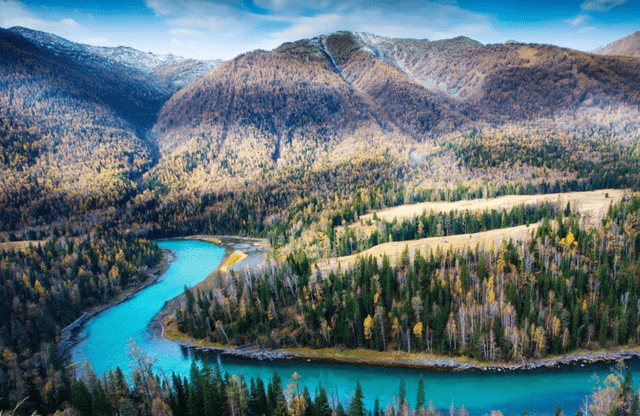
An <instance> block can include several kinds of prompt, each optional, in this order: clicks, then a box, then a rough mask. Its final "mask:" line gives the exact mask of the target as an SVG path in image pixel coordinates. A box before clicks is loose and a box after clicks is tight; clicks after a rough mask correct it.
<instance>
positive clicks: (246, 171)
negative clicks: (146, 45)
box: [0, 28, 640, 233]
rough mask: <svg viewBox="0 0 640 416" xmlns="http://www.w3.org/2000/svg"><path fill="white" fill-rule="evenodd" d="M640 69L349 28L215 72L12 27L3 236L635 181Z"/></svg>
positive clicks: (0, 54)
mask: <svg viewBox="0 0 640 416" xmlns="http://www.w3.org/2000/svg"><path fill="white" fill-rule="evenodd" d="M639 62H640V61H639V60H638V59H637V58H633V57H620V56H602V55H596V54H588V53H583V52H579V51H575V50H570V49H563V48H559V47H556V46H551V45H537V44H520V43H515V42H510V43H508V44H499V45H482V44H481V43H479V42H476V41H474V40H471V39H468V38H465V37H458V38H454V39H449V40H440V41H429V40H426V39H395V38H387V37H381V36H377V35H373V34H367V33H352V32H337V33H333V34H328V35H323V36H318V37H315V38H312V39H302V40H299V41H296V42H290V43H285V44H283V45H281V46H280V47H278V48H276V49H274V50H273V51H262V50H258V51H254V52H250V53H246V54H242V55H240V56H238V57H236V58H235V59H233V60H231V61H228V62H225V63H223V64H220V65H219V66H216V65H217V62H198V61H192V60H184V59H182V58H177V57H173V56H155V55H152V54H148V53H144V52H140V51H135V50H133V49H130V48H98V47H92V46H86V45H78V44H74V43H72V42H69V41H66V40H64V39H61V38H58V37H55V36H53V35H48V34H44V33H40V32H33V31H28V30H26V29H20V28H14V29H11V30H2V31H0V112H2V113H1V115H2V117H1V120H2V124H1V125H0V138H1V140H2V142H1V144H2V146H3V149H2V159H1V160H0V169H2V174H3V179H2V180H3V181H4V182H3V188H2V191H1V193H0V203H3V204H5V205H6V206H7V210H6V212H5V213H4V216H3V219H2V221H3V223H2V228H4V229H13V228H15V227H18V226H24V225H25V224H28V225H37V224H45V223H47V222H48V221H51V220H52V219H56V218H60V217H64V218H67V217H68V216H70V215H71V216H75V215H85V217H84V219H89V220H91V221H93V220H94V218H103V217H104V216H107V217H108V218H111V219H113V220H117V221H123V222H127V224H125V225H126V226H128V225H130V223H131V221H133V222H136V223H137V225H138V226H140V227H142V229H148V226H149V224H155V225H158V224H160V223H162V224H163V225H162V227H161V228H162V229H161V230H160V232H161V233H167V232H168V231H167V230H172V228H171V226H176V227H181V226H182V225H184V226H185V227H190V225H188V224H189V221H191V219H193V218H199V220H201V221H202V222H201V223H199V224H201V225H202V224H205V225H207V226H208V227H213V226H214V225H216V226H218V225H219V226H221V227H227V228H228V229H229V231H230V232H237V230H238V227H245V225H246V224H249V225H247V226H246V228H243V229H247V230H249V229H251V230H253V231H252V232H255V231H256V230H258V231H259V230H262V229H263V228H264V227H266V226H267V225H268V224H274V223H277V222H278V221H280V220H282V218H283V217H285V216H287V217H288V218H289V220H287V221H293V220H292V218H300V212H297V211H296V210H297V209H298V208H299V207H301V206H304V207H309V206H310V205H318V204H319V206H321V207H322V210H324V211H325V214H323V215H329V216H331V217H332V218H333V219H332V221H334V222H337V223H340V222H341V221H342V220H343V219H345V218H352V215H353V210H347V211H345V209H347V208H348V207H347V206H348V205H349V204H353V205H357V206H369V207H372V206H378V205H385V204H397V203H400V202H401V201H406V200H412V199H414V198H418V197H419V195H423V196H422V197H424V195H427V194H428V193H427V191H428V190H429V189H431V190H434V189H445V188H446V189H451V188H454V187H458V188H460V189H473V190H476V191H477V190H478V189H483V193H486V192H488V191H487V189H502V191H500V192H505V191H504V189H507V188H508V189H511V188H509V187H512V186H513V184H514V183H519V184H522V186H525V185H526V184H528V185H530V186H541V187H542V188H541V189H543V188H544V187H546V186H548V184H549V183H559V184H571V185H558V186H561V187H563V188H562V189H569V188H564V187H565V186H569V187H570V189H574V188H575V189H582V188H588V187H592V186H604V185H609V186H613V185H615V186H623V185H624V186H627V185H628V184H629V183H633V180H634V179H633V178H635V174H628V172H634V169H635V167H636V166H635V164H634V163H636V162H634V160H636V159H637V158H636V159H633V157H634V156H633V155H637V154H638V151H640V148H639V147H638V143H639V140H640V137H638V136H639V135H640V133H639V132H640V121H639V120H640V114H639V110H638V108H639V107H638V106H639V105H640V65H638V63H639ZM214 66H216V67H215V68H213V67H214ZM211 68H213V69H212V70H210V69H211ZM183 85H184V86H183ZM181 86H183V87H182V88H181ZM551 154H553V155H559V156H558V157H557V158H553V160H551V159H550V158H549V157H547V155H551ZM629 158H631V159H629ZM605 171H610V172H613V173H611V174H603V172H605ZM514 189H515V188H514ZM520 189H522V188H520ZM544 189H546V188H544ZM429 192H431V191H429ZM474 192H475V191H474ZM496 192H497V191H496ZM365 196H366V197H365ZM364 200H367V201H369V205H367V204H365V203H363V202H362V201H364ZM359 201H360V202H359ZM371 201H374V202H371ZM376 204H378V205H376ZM283 207H287V208H286V209H287V210H290V212H289V213H288V214H285V213H283V211H282V210H283ZM326 212H329V213H328V214H327V213H326ZM349 212H351V214H350V213H349ZM87 213H90V215H88V216H86V215H87ZM318 215H319V214H317V213H316V214H313V213H312V211H305V214H304V216H308V217H309V218H306V219H304V220H302V219H300V221H317V220H318ZM231 218H232V219H233V220H232V221H231V220H230V219H231ZM169 222H171V223H172V225H171V226H169V225H166V224H167V223H169ZM238 224H241V225H238ZM177 229H178V228H176V230H177ZM225 229H226V228H225ZM183 231H185V229H182V231H179V232H183ZM176 232H178V231H176Z"/></svg>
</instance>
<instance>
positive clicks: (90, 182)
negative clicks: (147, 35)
mask: <svg viewBox="0 0 640 416" xmlns="http://www.w3.org/2000/svg"><path fill="white" fill-rule="evenodd" d="M120 52H121V53H120V54H117V53H113V50H110V49H108V48H92V47H87V46H84V45H78V44H74V43H72V42H69V41H66V40H64V39H61V38H57V37H55V36H53V35H48V34H44V33H41V32H34V31H30V30H27V29H23V28H14V29H11V30H5V29H0V80H1V81H0V150H1V152H0V172H1V174H0V177H1V179H0V181H1V183H2V186H1V187H0V189H1V190H0V204H2V206H3V208H4V209H3V212H2V218H0V229H2V230H13V229H15V228H18V227H21V226H25V225H29V226H33V225H44V224H47V223H50V222H51V221H55V220H56V219H59V218H61V217H62V218H65V217H69V216H72V215H74V214H75V215H86V214H87V213H90V212H92V211H94V210H95V209H97V208H99V209H102V210H107V209H109V208H111V207H117V206H119V205H120V204H122V203H124V202H126V201H128V200H130V199H131V197H132V196H133V195H135V193H136V192H137V190H138V186H137V184H136V183H135V181H136V180H137V179H138V178H139V177H140V176H141V175H142V174H143V173H144V172H145V171H146V170H147V169H149V167H150V166H152V165H153V163H154V160H155V159H156V158H157V154H156V153H157V150H156V145H155V143H154V142H153V141H152V140H148V139H147V138H146V134H145V132H146V131H147V130H148V129H149V128H150V127H151V126H152V125H153V123H154V122H155V121H156V118H157V113H158V111H159V110H160V107H161V106H162V104H163V103H164V101H166V100H167V99H168V98H169V97H170V95H171V94H172V93H173V92H174V91H176V90H177V89H178V88H179V86H180V85H182V84H184V83H185V82H187V81H190V80H193V79H195V78H197V77H198V76H200V75H201V74H202V72H203V71H205V72H206V71H207V70H208V69H211V68H212V67H213V66H215V65H214V64H211V63H208V64H197V63H195V62H193V61H184V62H183V61H179V60H178V62H157V63H156V65H155V66H154V65H151V64H150V63H148V62H147V63H146V66H140V67H136V66H135V65H133V64H132V63H131V62H132V61H133V62H134V63H135V62H136V60H137V61H141V62H144V60H143V59H142V58H145V59H147V60H151V59H152V57H149V56H148V55H149V54H144V53H142V52H138V51H136V52H137V53H138V55H143V56H142V57H141V56H136V57H135V59H133V60H131V59H129V60H127V59H125V58H126V56H123V55H126V54H125V53H124V52H126V51H120ZM109 53H111V54H109ZM140 65H142V64H141V63H140Z"/></svg>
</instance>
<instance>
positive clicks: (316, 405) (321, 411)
mask: <svg viewBox="0 0 640 416" xmlns="http://www.w3.org/2000/svg"><path fill="white" fill-rule="evenodd" d="M331 413H332V412H331V405H329V398H328V397H327V391H326V390H325V389H324V387H322V386H320V388H319V389H318V393H317V394H316V399H315V401H314V402H313V416H331Z"/></svg>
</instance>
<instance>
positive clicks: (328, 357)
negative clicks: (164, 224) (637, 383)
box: [162, 316, 640, 372]
mask: <svg viewBox="0 0 640 416" xmlns="http://www.w3.org/2000/svg"><path fill="white" fill-rule="evenodd" d="M162 327H163V332H162V336H163V337H164V338H165V339H167V340H169V341H173V342H176V343H178V344H180V345H182V346H183V347H186V348H189V349H193V350H196V351H200V352H212V353H216V354H221V355H226V356H231V357H239V358H246V359H252V360H293V361H313V362H318V363H327V364H352V365H353V364H356V365H368V366H378V367H391V368H411V369H420V370H430V371H491V372H507V371H531V370H536V369H544V368H546V369H551V368H559V367H563V366H575V365H577V366H586V365H588V364H594V363H599V362H612V363H613V362H617V361H620V360H629V359H632V358H640V348H631V347H621V348H618V349H615V350H593V351H591V350H579V351H576V352H573V353H571V354H566V355H563V356H552V357H545V358H541V359H538V360H527V361H522V362H521V363H510V362H483V361H478V360H473V359H469V358H466V357H447V356H439V355H435V354H428V353H407V352H398V351H387V352H380V351H371V350H366V349H340V348H321V349H311V348H282V349H263V348H257V347H254V346H239V347H233V346H231V347H230V346H225V345H221V344H215V343H211V342H209V341H207V340H196V339H193V338H189V337H187V336H185V334H183V333H181V332H179V331H178V329H177V325H176V322H175V320H174V318H173V316H165V318H164V321H163V322H162Z"/></svg>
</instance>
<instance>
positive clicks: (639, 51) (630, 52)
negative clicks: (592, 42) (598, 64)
mask: <svg viewBox="0 0 640 416" xmlns="http://www.w3.org/2000/svg"><path fill="white" fill-rule="evenodd" d="M593 53H596V54H598V55H614V56H632V57H635V58H640V31H638V32H635V33H633V34H631V35H629V36H627V37H624V38H622V39H618V40H616V41H615V42H611V43H609V44H607V45H604V46H601V47H599V48H597V49H596V50H595V51H593Z"/></svg>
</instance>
